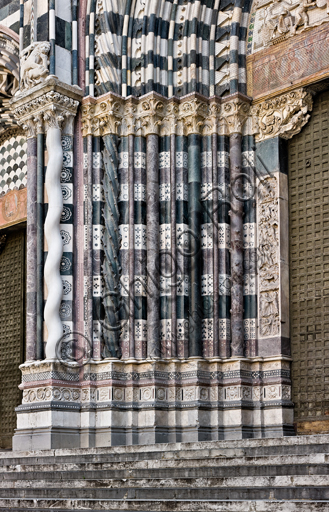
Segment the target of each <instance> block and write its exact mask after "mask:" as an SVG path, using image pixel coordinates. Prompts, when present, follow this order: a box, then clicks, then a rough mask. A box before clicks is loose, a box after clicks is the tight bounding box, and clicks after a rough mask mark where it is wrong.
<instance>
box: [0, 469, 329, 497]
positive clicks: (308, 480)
mask: <svg viewBox="0 0 329 512" xmlns="http://www.w3.org/2000/svg"><path fill="white" fill-rule="evenodd" d="M59 483H60V486H61V489H72V488H74V489H77V488H79V489H87V488H88V489H99V488H100V489H130V488H134V489H140V488H142V489H144V488H146V487H147V488H149V489H156V488H157V489H166V488H170V489H176V488H193V489H208V488H216V487H220V488H223V487H225V488H235V487H239V488H242V487H254V488H257V487H289V486H294V487H316V486H318V487H325V486H327V485H328V472H327V474H325V475H303V476H295V475H293V476H288V475H287V476H269V477H264V476H245V477H229V478H202V477H201V478H200V477H198V478H152V477H151V476H150V477H149V478H147V479H146V478H123V479H122V478H112V479H105V478H102V479H89V478H86V479H81V480H79V479H75V478H68V477H67V476H66V475H65V474H64V475H63V477H62V479H61V480H60V482H59V481H58V479H57V480H54V481H53V480H51V479H49V480H46V479H44V478H42V476H41V477H37V476H36V475H34V474H32V475H30V479H29V480H19V479H17V481H12V480H3V481H1V482H0V491H1V489H17V490H18V491H19V492H20V491H22V492H23V490H24V489H46V488H47V489H50V488H54V489H57V488H58V485H59ZM3 494H4V493H2V495H3Z"/></svg>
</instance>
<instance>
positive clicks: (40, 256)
mask: <svg viewBox="0 0 329 512" xmlns="http://www.w3.org/2000/svg"><path fill="white" fill-rule="evenodd" d="M43 142H44V136H43V133H38V136H37V313H36V314H37V339H36V342H37V346H36V357H37V359H43V352H44V350H43V264H44V237H43V227H44V226H43V224H44V213H43V208H44V207H43V202H44V197H43V196H44V194H43V188H44V147H43Z"/></svg>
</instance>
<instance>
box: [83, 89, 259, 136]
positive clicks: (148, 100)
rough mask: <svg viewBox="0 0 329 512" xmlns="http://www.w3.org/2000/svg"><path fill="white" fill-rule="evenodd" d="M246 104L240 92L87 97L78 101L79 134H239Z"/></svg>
mask: <svg viewBox="0 0 329 512" xmlns="http://www.w3.org/2000/svg"><path fill="white" fill-rule="evenodd" d="M249 105H250V98H248V97H246V96H244V95H241V94H238V95H232V96H228V97H227V98H225V99H222V98H219V97H217V96H213V97H211V98H206V97H204V96H201V95H200V94H197V93H192V94H189V95H187V96H184V97H182V98H176V97H173V98H170V99H168V98H165V97H163V96H160V95H159V94H157V93H154V92H152V93H149V94H147V95H145V96H143V97H141V98H135V97H132V96H130V97H128V98H123V97H121V96H119V95H117V94H114V93H108V94H106V95H103V96H100V97H99V98H92V97H90V96H89V97H87V98H84V99H83V101H82V127H83V136H84V137H86V136H87V135H93V136H104V135H110V134H114V135H119V136H127V135H142V136H147V135H150V134H157V135H161V136H165V135H172V134H176V135H191V134H200V135H211V134H213V133H218V134H221V135H229V134H231V133H236V132H237V133H242V130H243V126H244V124H245V121H246V119H247V117H248V113H249V109H250V106H249Z"/></svg>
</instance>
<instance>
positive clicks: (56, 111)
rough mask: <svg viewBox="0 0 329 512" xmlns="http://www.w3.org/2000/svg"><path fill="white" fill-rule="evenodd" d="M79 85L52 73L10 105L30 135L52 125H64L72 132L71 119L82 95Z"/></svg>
mask: <svg viewBox="0 0 329 512" xmlns="http://www.w3.org/2000/svg"><path fill="white" fill-rule="evenodd" d="M82 95H83V94H82V91H81V89H80V88H79V87H72V86H70V85H67V84H64V83H62V82H60V81H59V80H58V79H57V78H56V77H49V78H48V79H46V80H45V81H44V82H43V83H42V84H39V85H38V86H36V87H33V88H32V89H29V90H28V91H26V92H24V93H19V94H17V95H15V97H14V98H13V99H12V100H11V109H12V111H13V113H14V116H15V118H16V119H17V122H18V124H19V125H20V126H22V128H23V129H24V130H25V132H26V135H27V138H31V137H35V136H36V135H37V134H38V133H43V132H44V131H47V129H48V128H49V127H57V128H62V127H63V126H66V131H68V132H72V122H71V121H72V119H73V118H74V116H75V115H76V113H77V109H78V106H79V103H80V101H81V99H82Z"/></svg>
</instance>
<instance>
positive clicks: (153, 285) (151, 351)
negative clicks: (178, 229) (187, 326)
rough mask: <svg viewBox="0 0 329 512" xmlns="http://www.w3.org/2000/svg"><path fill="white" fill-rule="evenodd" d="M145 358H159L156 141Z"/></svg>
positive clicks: (149, 192) (150, 156)
mask: <svg viewBox="0 0 329 512" xmlns="http://www.w3.org/2000/svg"><path fill="white" fill-rule="evenodd" d="M146 172H147V181H146V198H147V206H146V226H147V227H146V229H147V290H148V297H147V355H148V356H149V357H160V355H161V347H160V333H159V327H160V326H159V318H160V315H159V137H158V135H155V134H150V135H148V136H147V143H146Z"/></svg>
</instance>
